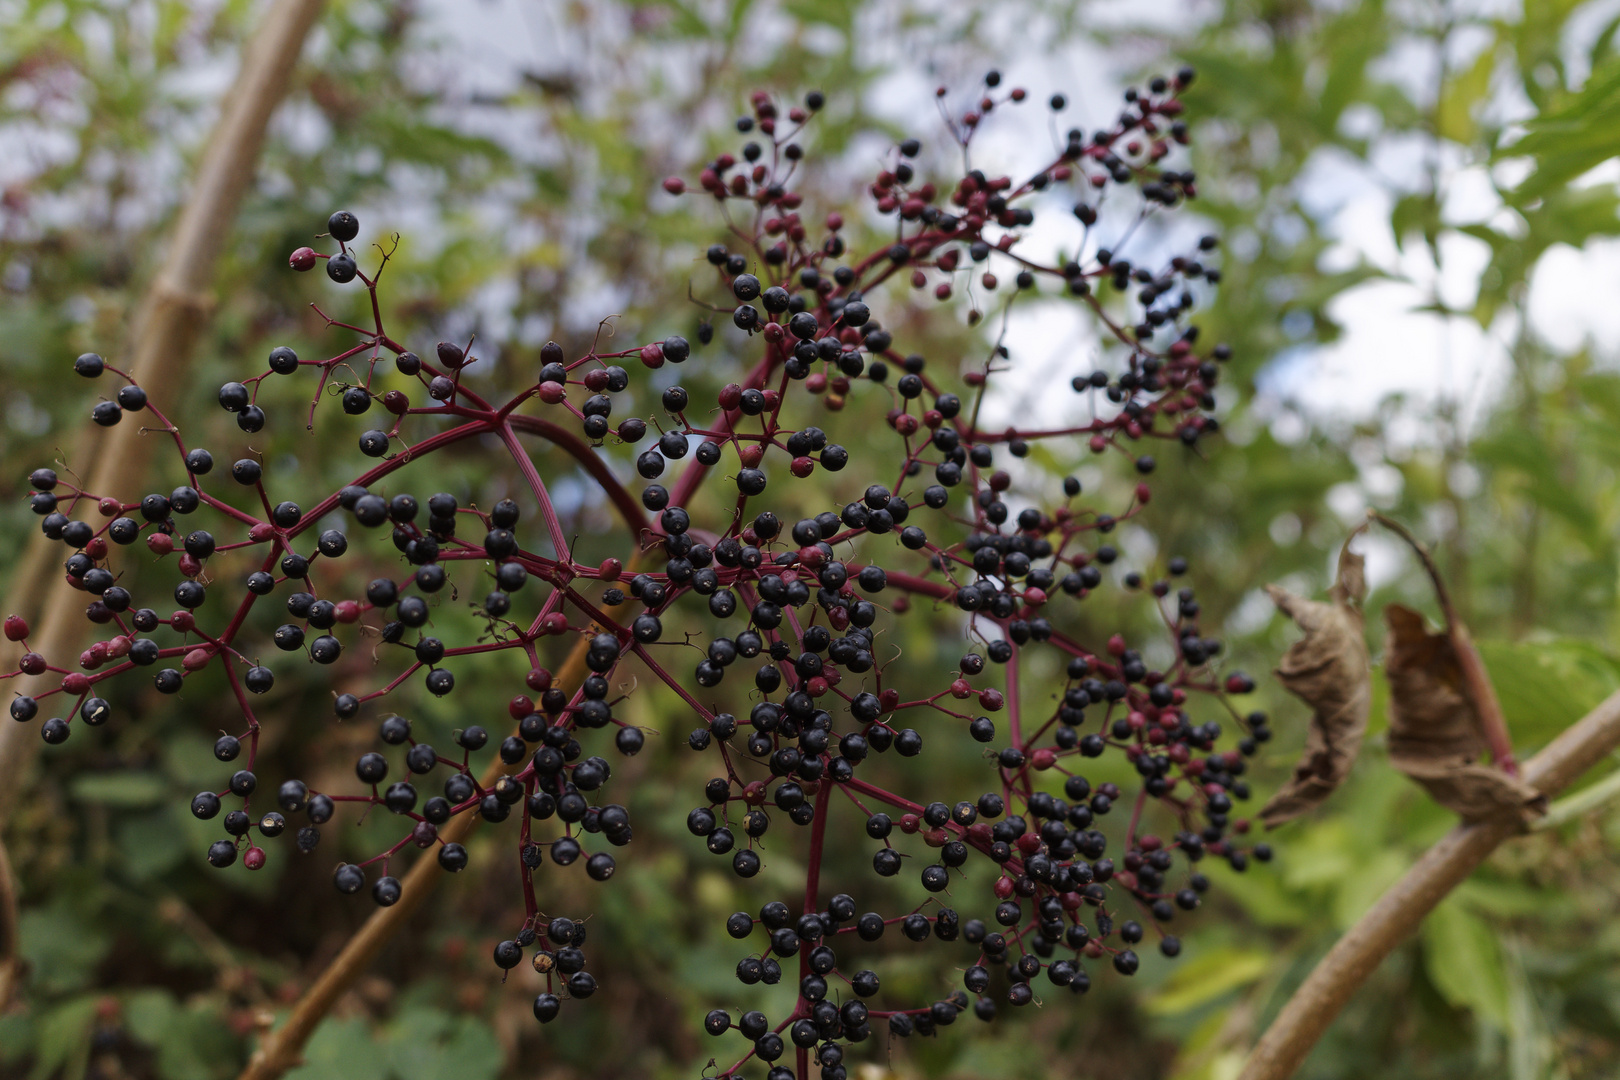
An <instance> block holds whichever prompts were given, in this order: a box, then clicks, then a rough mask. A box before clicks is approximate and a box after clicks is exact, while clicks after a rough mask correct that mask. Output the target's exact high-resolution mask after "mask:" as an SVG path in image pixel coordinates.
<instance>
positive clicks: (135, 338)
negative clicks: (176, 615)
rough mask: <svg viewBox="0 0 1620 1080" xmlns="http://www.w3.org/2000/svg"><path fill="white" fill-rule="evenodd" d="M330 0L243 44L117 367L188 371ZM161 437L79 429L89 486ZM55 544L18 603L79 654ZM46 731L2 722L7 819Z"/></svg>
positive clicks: (301, 2)
mask: <svg viewBox="0 0 1620 1080" xmlns="http://www.w3.org/2000/svg"><path fill="white" fill-rule="evenodd" d="M323 6H324V3H323V0H274V3H273V4H272V5H271V6H270V8H269V10H268V11H266V12H265V15H264V18H263V20H262V21H261V22H260V24H259V26H258V27H257V29H256V30H255V31H254V32H253V34H252V35H251V36H250V37H249V39H248V41H247V44H246V45H245V47H244V49H243V53H242V67H241V70H240V71H239V72H238V73H237V76H236V81H235V82H234V83H233V84H232V86H231V89H230V90H229V91H228V92H227V93H226V95H225V98H224V101H223V105H222V106H221V109H220V115H219V119H218V120H217V121H215V123H214V128H213V130H212V131H211V132H210V133H209V136H208V141H207V142H206V144H205V149H204V151H203V156H202V161H201V162H200V163H199V165H198V169H197V179H196V182H195V183H194V184H193V185H192V189H191V191H190V193H189V194H188V195H187V197H186V200H185V202H184V204H183V205H182V207H181V210H180V215H179V219H178V220H177V221H176V222H175V228H174V235H173V237H172V238H171V239H170V242H169V248H168V251H167V252H166V253H165V255H164V261H163V265H162V267H161V268H160V269H159V270H158V272H157V274H156V276H155V277H153V279H152V283H151V284H150V285H149V286H148V287H147V290H146V295H145V297H144V298H143V299H142V301H141V306H140V308H139V309H138V311H137V314H136V316H135V319H134V323H133V328H132V330H131V331H130V335H129V341H128V345H127V350H128V355H127V357H124V358H120V359H121V360H122V361H123V362H120V363H119V366H120V367H123V368H125V369H126V370H128V371H129V372H130V373H131V374H132V375H134V376H135V377H136V378H137V379H138V380H139V381H140V382H141V383H143V384H145V385H147V386H150V387H154V388H161V387H165V386H174V385H177V384H178V383H179V382H180V381H181V380H182V379H184V377H185V372H186V369H187V368H188V367H189V366H190V364H191V358H192V352H193V348H194V347H195V345H196V342H197V338H198V335H199V334H200V333H201V331H202V329H203V327H204V326H205V325H206V323H207V321H208V317H209V314H210V313H211V311H212V308H213V298H212V295H211V287H212V284H213V278H214V270H215V267H216V266H217V264H218V262H219V255H220V252H221V251H222V250H223V249H224V247H225V242H226V240H227V239H228V238H229V236H230V223H231V222H232V221H233V220H234V219H235V218H236V213H237V210H238V208H239V207H240V206H241V204H242V198H243V195H244V194H245V193H246V191H247V188H248V185H249V184H250V183H251V181H252V179H253V172H254V169H255V167H256V165H257V163H258V160H259V154H260V151H261V150H262V149H263V147H264V139H265V132H266V129H267V128H268V126H269V123H270V116H271V114H273V113H274V112H275V110H276V108H277V107H278V106H279V105H280V104H281V102H282V100H283V99H284V98H285V97H286V96H287V89H288V87H289V85H290V84H291V81H292V71H293V68H294V67H295V66H296V65H297V63H298V56H299V53H301V52H302V51H303V47H304V41H305V39H306V38H307V37H308V36H309V31H310V28H311V27H312V26H313V25H314V23H315V20H316V18H317V16H319V14H320V12H321V9H322V7H323ZM151 445H152V444H151V443H150V442H149V441H148V440H146V439H143V438H142V437H141V429H140V425H139V424H120V425H119V426H117V427H115V428H110V429H107V430H102V429H100V428H89V429H87V430H86V431H85V432H84V434H83V435H82V436H81V437H80V438H79V439H78V440H77V443H76V451H75V454H74V461H73V462H72V464H75V465H80V466H82V465H84V464H86V463H88V464H89V466H90V467H89V470H88V475H87V478H86V485H85V486H86V488H87V490H89V491H92V492H95V493H97V494H102V493H107V494H112V493H118V494H127V493H128V492H129V491H130V490H133V489H134V488H135V487H136V486H137V485H138V483H139V482H140V478H141V477H142V476H143V475H144V474H145V471H146V464H147V457H148V452H149V450H150V448H151ZM53 546H54V545H53V544H52V542H51V541H49V540H47V539H46V538H45V537H44V536H40V535H36V536H35V537H34V543H33V545H32V546H31V547H30V549H29V551H28V554H27V555H26V556H25V558H24V560H23V563H22V570H21V571H20V573H19V575H18V580H17V582H16V586H17V587H16V589H15V590H14V591H13V594H12V603H13V604H14V605H17V606H16V607H14V608H13V610H17V611H20V612H24V613H28V614H32V609H33V607H34V604H35V603H40V605H41V608H42V611H41V612H40V614H39V616H38V618H37V620H36V621H35V628H36V629H35V634H34V636H33V637H32V638H31V639H30V641H29V644H30V645H31V646H32V647H33V648H34V649H35V650H36V651H37V652H41V653H43V654H44V655H46V656H48V657H50V658H52V659H53V660H55V661H57V662H58V663H60V662H61V661H60V658H61V657H65V656H74V655H77V646H78V644H79V642H80V641H81V640H82V639H83V634H84V628H85V621H84V617H83V610H82V609H83V604H84V599H83V594H81V593H78V592H75V591H74V590H72V589H70V588H68V587H67V586H66V585H65V584H64V583H63V581H62V579H61V576H60V575H59V574H56V573H52V572H51V571H50V569H49V568H50V565H51V562H52V559H53V556H54V555H55V551H53V550H52V548H53ZM40 593H43V594H44V595H43V598H42V599H41V598H40V597H39V595H38V594H40ZM47 678H50V676H48V675H44V676H37V677H35V678H23V679H20V680H19V685H17V686H16V687H15V689H16V691H17V692H18V693H21V694H29V693H33V692H35V691H37V690H39V689H42V687H43V680H45V679H47ZM39 742H40V739H39V729H38V727H37V725H33V724H6V725H5V726H3V727H0V826H3V825H4V823H5V821H6V820H7V818H8V817H9V816H10V809H11V806H12V805H13V800H14V799H15V798H16V793H17V791H18V788H19V779H20V777H21V774H22V771H23V769H24V768H25V767H26V766H27V764H28V762H29V761H31V760H32V759H33V755H34V753H35V752H36V751H37V749H38V747H39Z"/></svg>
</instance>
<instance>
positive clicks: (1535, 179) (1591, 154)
mask: <svg viewBox="0 0 1620 1080" xmlns="http://www.w3.org/2000/svg"><path fill="white" fill-rule="evenodd" d="M1526 127H1527V128H1528V134H1526V135H1525V137H1524V138H1522V139H1520V140H1518V141H1517V142H1515V143H1513V144H1512V145H1511V146H1508V147H1506V148H1505V149H1503V150H1502V151H1500V153H1499V155H1498V156H1499V157H1504V158H1509V157H1525V156H1529V157H1532V158H1534V159H1535V162H1536V169H1535V171H1534V172H1533V173H1531V174H1530V176H1528V177H1527V178H1526V179H1525V181H1524V182H1523V183H1522V184H1520V185H1519V187H1518V188H1517V189H1516V190H1515V191H1514V193H1513V195H1514V200H1515V202H1521V203H1523V202H1529V201H1530V200H1533V199H1537V198H1540V197H1542V196H1543V195H1546V194H1547V193H1548V192H1551V191H1554V190H1556V189H1558V188H1561V187H1563V186H1564V185H1566V184H1568V183H1569V182H1570V181H1571V180H1574V179H1575V178H1576V177H1578V176H1580V175H1581V174H1582V173H1584V172H1586V171H1587V170H1588V169H1591V168H1593V167H1595V166H1597V165H1601V164H1602V163H1603V162H1605V161H1607V160H1608V159H1609V158H1611V157H1614V156H1615V154H1617V153H1620V58H1613V57H1612V58H1610V59H1609V60H1608V61H1607V62H1606V63H1605V64H1603V65H1602V66H1600V67H1598V68H1595V69H1594V70H1593V72H1592V75H1591V77H1590V78H1589V79H1587V80H1586V85H1585V86H1584V87H1582V88H1581V90H1580V92H1578V93H1575V94H1568V95H1565V96H1564V97H1563V98H1562V99H1561V100H1559V101H1558V103H1557V104H1556V105H1555V106H1554V107H1552V108H1549V109H1546V110H1544V111H1543V112H1542V114H1541V115H1540V116H1538V117H1536V118H1535V119H1534V120H1532V121H1530V122H1529V123H1528V124H1527V125H1526Z"/></svg>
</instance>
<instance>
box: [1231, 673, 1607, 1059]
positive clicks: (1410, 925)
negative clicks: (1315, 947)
mask: <svg viewBox="0 0 1620 1080" xmlns="http://www.w3.org/2000/svg"><path fill="white" fill-rule="evenodd" d="M1617 746H1620V692H1617V693H1615V694H1613V695H1611V696H1610V697H1609V698H1608V699H1606V700H1605V701H1603V702H1602V703H1601V704H1600V705H1598V706H1597V708H1595V709H1593V710H1592V711H1591V712H1590V713H1588V714H1587V715H1586V716H1584V717H1582V718H1581V719H1580V720H1579V721H1577V722H1576V723H1574V724H1572V725H1571V726H1570V727H1568V728H1566V729H1565V730H1564V731H1563V733H1562V734H1560V735H1559V736H1558V737H1557V738H1556V739H1554V740H1553V741H1552V743H1551V744H1549V745H1548V746H1547V748H1546V749H1544V750H1542V751H1541V752H1540V753H1539V754H1537V755H1536V756H1535V757H1533V758H1531V759H1530V760H1529V761H1527V762H1525V763H1524V773H1523V775H1524V779H1525V781H1526V782H1527V783H1529V784H1530V785H1531V786H1532V787H1534V788H1536V789H1537V790H1539V791H1541V792H1542V793H1544V794H1545V795H1547V796H1548V797H1549V798H1550V797H1552V796H1555V795H1557V794H1558V793H1559V792H1560V791H1562V790H1563V789H1564V788H1566V787H1568V786H1569V785H1570V784H1572V783H1573V782H1574V781H1575V780H1576V779H1577V778H1578V777H1579V776H1580V775H1581V774H1582V773H1584V772H1586V770H1588V769H1590V768H1591V767H1592V766H1593V765H1595V764H1597V762H1598V761H1600V760H1601V759H1602V758H1603V757H1605V756H1606V755H1608V754H1609V753H1611V752H1613V751H1614V749H1615V748H1616V747H1617ZM1521 831H1522V826H1521V824H1520V822H1519V821H1518V820H1517V819H1516V818H1512V817H1505V818H1499V819H1494V820H1490V821H1479V822H1470V823H1464V824H1462V825H1458V826H1457V827H1456V828H1455V829H1453V830H1451V832H1449V833H1447V834H1446V836H1445V837H1444V838H1443V839H1441V841H1440V842H1439V843H1437V844H1435V845H1434V847H1432V848H1430V849H1429V850H1428V851H1427V852H1425V853H1424V855H1423V857H1422V858H1420V859H1419V860H1418V861H1417V863H1416V864H1415V865H1414V866H1413V867H1412V868H1411V869H1410V870H1408V871H1407V872H1406V874H1405V875H1404V876H1402V878H1401V879H1400V880H1399V881H1397V882H1396V883H1395V884H1394V885H1393V886H1392V887H1391V888H1390V889H1389V890H1388V891H1387V892H1385V893H1384V895H1383V896H1381V897H1379V899H1378V902H1377V903H1375V904H1374V905H1373V906H1372V908H1371V910H1369V911H1368V912H1367V913H1366V914H1365V915H1363V916H1362V917H1361V918H1360V919H1359V920H1357V922H1356V924H1355V925H1354V926H1352V927H1351V928H1350V929H1349V930H1348V931H1346V932H1345V934H1344V936H1343V937H1341V938H1340V939H1339V941H1338V943H1337V944H1335V945H1334V946H1333V948H1332V949H1331V950H1330V951H1329V952H1328V954H1327V955H1326V956H1324V957H1323V958H1322V959H1321V961H1320V962H1319V963H1318V964H1317V965H1316V968H1315V969H1314V970H1313V971H1312V972H1311V974H1310V976H1309V977H1307V978H1306V980H1305V981H1304V982H1303V983H1302V984H1300V987H1299V989H1298V990H1296V991H1294V995H1293V996H1292V997H1291V998H1289V999H1288V1002H1287V1003H1286V1004H1285V1005H1284V1006H1283V1008H1282V1011H1281V1012H1279V1013H1278V1014H1277V1018H1276V1019H1275V1020H1273V1021H1272V1022H1271V1026H1270V1027H1269V1028H1267V1029H1266V1032H1265V1034H1264V1035H1262V1036H1261V1038H1260V1041H1259V1042H1258V1043H1257V1044H1256V1045H1255V1048H1254V1050H1253V1051H1252V1052H1251V1053H1250V1055H1249V1059H1248V1061H1247V1062H1246V1063H1245V1064H1244V1067H1243V1072H1242V1073H1241V1074H1240V1075H1239V1080H1285V1078H1286V1077H1289V1076H1292V1075H1293V1073H1294V1070H1295V1069H1297V1068H1299V1066H1300V1063H1301V1062H1303V1061H1304V1060H1305V1055H1306V1054H1308V1053H1309V1052H1310V1050H1311V1047H1313V1046H1315V1045H1316V1042H1317V1040H1318V1039H1320V1038H1321V1037H1322V1034H1323V1033H1324V1032H1325V1031H1326V1030H1327V1029H1328V1026H1329V1025H1331V1024H1332V1023H1333V1020H1334V1018H1335V1017H1337V1016H1338V1015H1339V1012H1340V1010H1342V1009H1343V1008H1344V1006H1345V1003H1346V1002H1348V1001H1349V1000H1350V997H1351V995H1353V994H1354V993H1355V992H1356V990H1357V989H1358V988H1359V987H1360V986H1361V984H1362V983H1364V982H1366V981H1367V978H1368V976H1370V975H1371V974H1372V973H1373V971H1375V970H1376V969H1377V967H1378V965H1379V964H1380V963H1382V962H1383V960H1384V958H1385V957H1386V956H1388V955H1389V954H1390V953H1391V952H1393V951H1394V950H1395V948H1396V946H1398V945H1399V944H1400V943H1401V942H1402V941H1404V940H1405V939H1406V938H1407V937H1408V936H1410V935H1411V934H1412V933H1414V932H1415V931H1416V930H1417V928H1418V926H1419V925H1421V924H1422V922H1423V919H1424V917H1425V916H1427V915H1428V914H1429V912H1431V911H1433V910H1434V908H1435V906H1436V905H1438V904H1439V903H1440V901H1441V900H1443V899H1445V897H1446V895H1447V894H1448V893H1450V892H1451V890H1452V889H1454V888H1456V887H1457V886H1458V885H1460V884H1461V883H1462V882H1463V880H1464V879H1466V878H1467V877H1468V875H1469V874H1471V873H1473V872H1474V870H1475V868H1477V867H1478V866H1479V864H1480V863H1482V862H1484V861H1485V859H1486V858H1487V857H1489V856H1490V854H1491V852H1493V851H1495V850H1496V848H1497V847H1498V846H1499V845H1501V843H1502V842H1503V841H1505V840H1507V839H1508V838H1509V837H1511V836H1514V835H1516V834H1518V833H1519V832H1521Z"/></svg>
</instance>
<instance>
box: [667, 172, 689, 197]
mask: <svg viewBox="0 0 1620 1080" xmlns="http://www.w3.org/2000/svg"><path fill="white" fill-rule="evenodd" d="M664 190H665V191H667V192H669V193H670V194H671V195H684V194H686V181H685V180H682V179H681V178H680V177H678V176H666V177H665V178H664Z"/></svg>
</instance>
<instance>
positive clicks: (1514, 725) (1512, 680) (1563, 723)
mask: <svg viewBox="0 0 1620 1080" xmlns="http://www.w3.org/2000/svg"><path fill="white" fill-rule="evenodd" d="M1478 646H1479V652H1480V658H1481V659H1483V660H1484V661H1485V669H1486V671H1487V672H1488V673H1489V674H1490V677H1491V685H1492V686H1494V687H1495V688H1496V696H1497V698H1498V700H1500V701H1501V703H1502V714H1503V716H1504V717H1505V718H1506V720H1507V723H1508V730H1509V731H1510V732H1511V733H1512V734H1513V736H1514V738H1515V741H1517V742H1528V743H1529V744H1530V745H1537V744H1540V743H1543V742H1545V741H1546V740H1548V739H1550V738H1552V737H1553V736H1554V735H1556V734H1557V733H1558V732H1560V731H1562V730H1564V728H1566V727H1568V726H1569V725H1570V724H1572V723H1574V722H1575V721H1576V720H1578V719H1580V718H1581V717H1582V716H1585V715H1586V714H1587V713H1588V712H1590V711H1591V710H1592V707H1593V706H1595V705H1597V703H1598V702H1600V701H1602V700H1603V699H1604V698H1606V697H1608V696H1609V695H1610V694H1611V693H1613V692H1614V691H1615V690H1616V689H1620V658H1617V657H1615V656H1613V655H1611V654H1610V653H1608V652H1606V651H1604V650H1603V649H1601V648H1599V647H1598V646H1596V645H1593V644H1591V643H1590V642H1586V641H1579V640H1575V639H1572V638H1549V639H1533V640H1530V641H1524V642H1505V641H1481V642H1479V643H1478Z"/></svg>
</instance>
